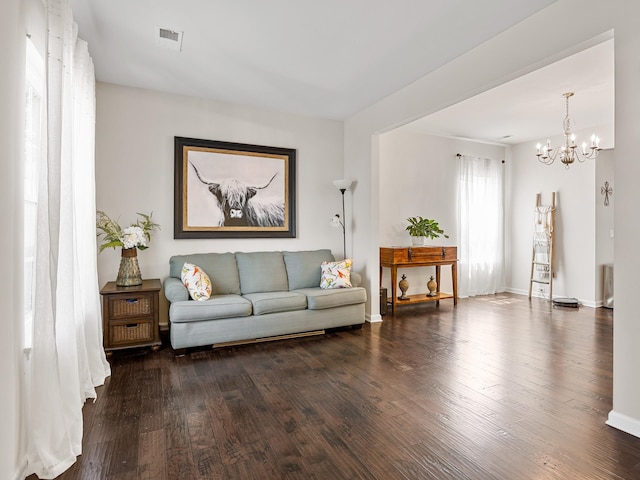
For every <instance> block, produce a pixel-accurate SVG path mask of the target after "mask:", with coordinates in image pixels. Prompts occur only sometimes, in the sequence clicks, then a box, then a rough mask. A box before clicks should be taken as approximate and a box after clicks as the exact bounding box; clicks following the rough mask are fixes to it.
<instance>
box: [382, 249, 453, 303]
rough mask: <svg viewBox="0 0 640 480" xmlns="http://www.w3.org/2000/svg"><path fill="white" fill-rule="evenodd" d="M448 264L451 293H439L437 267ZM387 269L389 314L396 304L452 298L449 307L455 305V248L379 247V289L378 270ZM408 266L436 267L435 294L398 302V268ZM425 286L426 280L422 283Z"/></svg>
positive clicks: (438, 271)
mask: <svg viewBox="0 0 640 480" xmlns="http://www.w3.org/2000/svg"><path fill="white" fill-rule="evenodd" d="M443 265H451V283H452V288H453V293H451V294H449V293H442V292H441V291H440V267H442V266H443ZM383 267H387V268H390V269H391V289H390V291H391V311H392V312H395V309H396V306H397V305H409V304H414V303H422V302H438V301H440V300H443V299H446V298H453V304H454V305H457V303H458V247H380V286H382V268H383ZM412 267H436V283H437V284H438V288H437V290H436V295H435V296H433V297H429V296H427V294H426V293H420V294H414V295H409V299H408V300H400V299H398V295H397V293H396V288H397V285H398V269H399V268H412ZM424 283H425V285H426V283H427V281H426V280H425V282H424Z"/></svg>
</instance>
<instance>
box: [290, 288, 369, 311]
mask: <svg viewBox="0 0 640 480" xmlns="http://www.w3.org/2000/svg"><path fill="white" fill-rule="evenodd" d="M295 293H301V294H304V295H306V297H307V308H308V309H309V310H324V309H325V308H334V307H342V306H343V305H357V304H359V303H365V302H366V301H367V291H366V290H365V289H364V288H362V287H352V288H335V289H329V290H325V289H322V288H320V287H316V288H300V289H298V290H295Z"/></svg>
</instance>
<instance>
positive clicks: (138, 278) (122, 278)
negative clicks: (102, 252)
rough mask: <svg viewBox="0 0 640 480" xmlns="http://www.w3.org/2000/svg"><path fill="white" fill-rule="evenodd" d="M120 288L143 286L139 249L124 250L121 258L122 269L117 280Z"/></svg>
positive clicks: (119, 270)
mask: <svg viewBox="0 0 640 480" xmlns="http://www.w3.org/2000/svg"><path fill="white" fill-rule="evenodd" d="M116 285H117V286H118V287H133V286H136V285H142V274H141V273H140V266H139V265H138V249H137V248H135V247H134V248H123V249H122V257H121V258H120V268H119V269H118V277H117V278H116Z"/></svg>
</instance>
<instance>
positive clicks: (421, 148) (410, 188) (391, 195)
mask: <svg viewBox="0 0 640 480" xmlns="http://www.w3.org/2000/svg"><path fill="white" fill-rule="evenodd" d="M458 153H460V154H461V155H476V156H479V157H487V158H494V159H497V160H503V159H504V155H505V148H504V147H500V146H495V145H488V144H482V143H476V142H469V141H464V140H453V139H447V138H443V137H436V136H432V135H425V134H421V133H417V132H413V131H411V130H409V129H408V128H399V129H396V130H392V131H391V132H388V133H385V134H382V135H380V185H379V191H380V195H379V210H378V212H379V214H378V218H379V233H378V235H379V242H380V246H392V245H410V244H411V240H410V237H409V234H408V232H407V231H406V230H405V227H406V226H407V221H406V219H407V217H412V216H423V217H426V218H430V219H435V220H436V221H438V224H439V225H440V228H442V229H443V230H444V231H445V233H446V234H447V235H449V238H444V237H440V238H437V239H434V240H430V241H429V243H430V244H431V245H459V243H460V242H459V241H458V240H457V238H458V227H457V206H456V202H457V201H456V196H457V162H458V159H457V157H456V154H458ZM434 270H435V269H434V268H433V267H429V268H411V269H404V270H402V272H401V274H404V275H406V277H407V279H408V280H409V294H412V293H421V292H426V291H428V290H427V289H426V282H427V280H429V277H430V276H431V275H433V274H434ZM389 277H390V276H389V271H388V269H384V272H383V277H382V278H383V283H382V284H383V286H386V287H387V288H390V278H389ZM440 283H441V288H442V291H444V292H451V272H450V269H449V268H443V269H442V278H441V281H440Z"/></svg>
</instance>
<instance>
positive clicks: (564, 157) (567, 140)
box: [536, 92, 602, 170]
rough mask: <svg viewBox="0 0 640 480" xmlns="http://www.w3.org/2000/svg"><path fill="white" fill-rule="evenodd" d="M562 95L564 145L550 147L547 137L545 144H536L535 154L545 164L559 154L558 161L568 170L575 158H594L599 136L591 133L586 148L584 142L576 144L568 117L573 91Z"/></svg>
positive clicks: (550, 162)
mask: <svg viewBox="0 0 640 480" xmlns="http://www.w3.org/2000/svg"><path fill="white" fill-rule="evenodd" d="M562 96H563V97H564V99H565V102H566V112H567V113H566V116H565V117H564V121H563V122H562V127H563V130H564V145H561V146H559V147H556V148H553V149H552V148H551V142H550V141H549V140H548V139H547V143H546V144H545V145H540V144H539V143H538V144H537V145H536V149H537V152H536V156H537V157H538V160H539V161H540V163H544V164H545V165H551V164H552V163H553V162H554V161H555V159H556V157H558V156H559V157H560V161H561V162H562V163H563V164H564V166H565V168H566V169H567V170H568V169H569V166H570V165H571V164H572V163H573V162H575V161H576V160H578V161H579V162H584V161H585V160H587V159H589V158H596V157H597V156H598V152H599V151H600V150H602V149H601V148H600V138H599V137H597V136H596V135H595V134H593V135H591V146H590V147H588V148H587V143H586V142H582V146H581V147H578V145H576V136H575V135H574V134H573V133H571V120H570V119H569V98H570V97H572V96H573V92H567V93H565V94H563V95H562Z"/></svg>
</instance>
